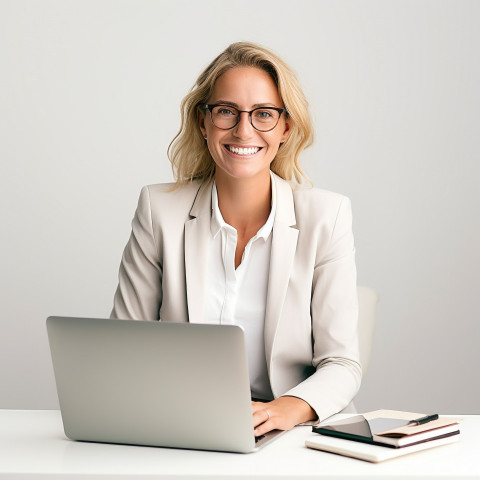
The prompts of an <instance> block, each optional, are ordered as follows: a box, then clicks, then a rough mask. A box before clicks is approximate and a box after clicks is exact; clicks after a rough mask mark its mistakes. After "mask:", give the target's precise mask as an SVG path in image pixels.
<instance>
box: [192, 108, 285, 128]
mask: <svg viewBox="0 0 480 480" xmlns="http://www.w3.org/2000/svg"><path fill="white" fill-rule="evenodd" d="M201 108H203V109H204V110H208V111H209V112H210V119H211V120H212V123H213V124H214V125H215V126H216V127H217V128H220V130H231V129H232V128H234V127H236V126H237V125H238V124H239V122H240V114H241V113H248V117H249V120H250V123H251V125H252V127H253V128H254V129H255V130H258V131H259V132H269V131H270V130H273V129H274V128H275V127H276V126H277V123H278V121H279V120H280V117H281V115H282V113H283V112H287V109H286V108H277V107H259V108H254V109H253V110H250V111H248V110H239V109H238V108H235V107H232V106H231V105H223V104H213V105H210V104H203V105H201Z"/></svg>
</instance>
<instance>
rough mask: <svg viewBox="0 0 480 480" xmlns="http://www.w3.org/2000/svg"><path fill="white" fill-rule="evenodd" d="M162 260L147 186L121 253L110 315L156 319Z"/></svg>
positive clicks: (160, 296)
mask: <svg viewBox="0 0 480 480" xmlns="http://www.w3.org/2000/svg"><path fill="white" fill-rule="evenodd" d="M162 274H163V269H162V259H161V258H160V249H159V248H158V245H157V242H156V240H155V237H154V231H153V225H152V210H151V202H150V193H149V188H148V187H143V189H142V191H141V192H140V198H139V200H138V206H137V210H136V212H135V216H134V218H133V221H132V233H131V235H130V239H129V241H128V243H127V245H126V247H125V250H124V252H123V256H122V261H121V264H120V271H119V277H118V287H117V290H116V293H115V297H114V302H113V310H112V313H111V315H110V317H111V318H121V319H127V320H158V319H159V311H160V306H161V304H162Z"/></svg>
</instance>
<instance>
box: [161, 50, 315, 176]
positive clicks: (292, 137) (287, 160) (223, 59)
mask: <svg viewBox="0 0 480 480" xmlns="http://www.w3.org/2000/svg"><path fill="white" fill-rule="evenodd" d="M235 67H254V68H259V69H261V70H264V71H265V72H267V73H268V74H269V75H270V76H271V77H272V79H273V81H274V82H275V85H276V86H277V88H278V92H279V94H280V97H281V98H282V100H283V103H284V105H285V108H286V109H287V112H288V116H289V118H290V132H289V135H288V138H287V139H286V140H285V142H284V143H282V144H281V145H280V148H279V149H278V152H277V154H276V156H275V158H274V160H273V162H272V164H271V167H270V168H271V170H272V171H273V172H275V173H276V174H277V175H279V176H280V177H282V178H283V179H285V180H291V179H292V177H295V179H296V181H297V182H301V176H303V177H305V178H307V179H308V177H306V175H305V174H304V173H303V172H302V170H301V169H300V166H299V155H300V153H301V152H302V150H303V149H305V148H307V147H308V146H310V145H311V144H312V142H313V128H312V122H311V119H310V114H309V111H308V102H307V100H306V98H305V95H304V93H303V91H302V89H301V87H300V85H299V83H298V80H297V78H296V76H295V74H294V73H293V71H292V70H291V69H290V68H289V67H288V65H287V64H286V63H285V62H284V61H283V60H281V59H280V58H279V57H277V56H276V55H274V54H273V53H272V52H270V51H269V50H267V49H265V48H263V47H260V46H259V45H255V44H253V43H248V42H238V43H232V44H231V45H230V46H229V47H228V48H227V49H226V50H224V51H223V52H222V53H221V54H220V55H219V56H218V57H217V58H215V60H213V61H212V62H211V63H210V65H209V66H208V67H207V68H206V69H205V70H204V71H203V72H202V74H201V75H200V76H199V77H198V79H197V81H196V83H195V85H194V86H193V88H192V89H191V91H190V93H188V94H187V95H186V96H185V98H184V99H183V100H182V103H181V127H180V130H179V132H178V133H177V135H176V136H175V138H174V139H173V140H172V142H171V143H170V145H169V147H168V158H169V160H170V162H171V164H172V170H173V174H174V177H175V180H176V182H177V185H181V184H183V183H186V182H190V181H192V180H201V181H208V180H209V179H211V178H212V177H213V176H214V174H215V163H214V161H213V160H212V157H211V155H210V152H209V150H208V147H207V145H206V142H205V139H204V138H203V136H202V133H201V131H200V128H199V125H198V113H199V112H198V109H199V106H200V105H202V104H205V103H207V102H208V99H209V98H210V96H211V94H212V92H213V89H214V86H215V82H216V81H217V79H218V78H219V77H220V76H221V75H222V74H224V73H225V72H226V71H227V70H230V69H232V68H235Z"/></svg>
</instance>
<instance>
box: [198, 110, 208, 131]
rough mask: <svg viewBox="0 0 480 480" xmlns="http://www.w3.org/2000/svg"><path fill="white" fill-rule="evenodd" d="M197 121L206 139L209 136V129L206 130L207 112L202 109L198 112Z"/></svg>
mask: <svg viewBox="0 0 480 480" xmlns="http://www.w3.org/2000/svg"><path fill="white" fill-rule="evenodd" d="M197 120H198V126H199V128H200V132H201V133H202V137H204V138H205V137H206V135H207V129H206V128H205V112H203V111H202V110H200V109H198V110H197Z"/></svg>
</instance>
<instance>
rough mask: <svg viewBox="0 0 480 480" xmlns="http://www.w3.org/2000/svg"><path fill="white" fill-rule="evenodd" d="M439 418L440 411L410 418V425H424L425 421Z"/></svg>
mask: <svg viewBox="0 0 480 480" xmlns="http://www.w3.org/2000/svg"><path fill="white" fill-rule="evenodd" d="M437 419H438V413H434V414H433V415H427V416H425V417H420V418H416V419H415V420H410V422H408V425H423V424H424V423H428V422H431V421H432V420H437Z"/></svg>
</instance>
